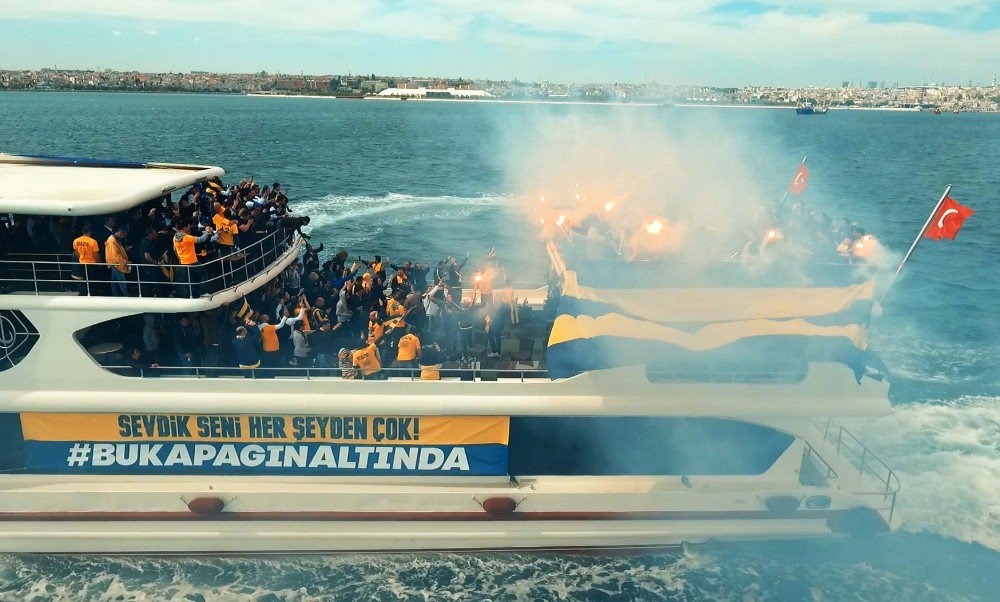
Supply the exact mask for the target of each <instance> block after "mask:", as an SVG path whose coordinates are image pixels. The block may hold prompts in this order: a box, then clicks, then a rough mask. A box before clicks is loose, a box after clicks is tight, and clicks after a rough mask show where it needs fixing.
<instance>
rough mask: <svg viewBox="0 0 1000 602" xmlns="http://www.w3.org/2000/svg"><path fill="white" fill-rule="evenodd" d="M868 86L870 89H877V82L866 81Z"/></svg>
mask: <svg viewBox="0 0 1000 602" xmlns="http://www.w3.org/2000/svg"><path fill="white" fill-rule="evenodd" d="M868 88H869V89H870V90H877V89H878V82H868Z"/></svg>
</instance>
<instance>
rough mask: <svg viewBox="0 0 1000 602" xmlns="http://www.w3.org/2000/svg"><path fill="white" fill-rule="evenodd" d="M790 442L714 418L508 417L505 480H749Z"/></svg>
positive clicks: (781, 435)
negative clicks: (508, 477) (609, 477)
mask: <svg viewBox="0 0 1000 602" xmlns="http://www.w3.org/2000/svg"><path fill="white" fill-rule="evenodd" d="M792 441H793V437H792V436H791V435H788V434H787V433H783V432H780V431H776V430H773V429H770V428H767V427H764V426H760V425H756V424H750V423H747V422H739V421H735V420H724V419H720V418H674V417H648V416H644V417H537V418H536V417H515V418H511V423H510V469H511V474H513V475H518V476H520V475H754V474H761V473H763V472H765V471H766V470H767V469H768V468H770V467H771V466H772V465H773V464H774V462H775V461H776V460H777V459H778V457H779V456H780V455H781V454H782V452H784V451H785V450H786V449H787V448H788V446H789V445H791V443H792Z"/></svg>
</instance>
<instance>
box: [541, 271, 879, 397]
mask: <svg viewBox="0 0 1000 602" xmlns="http://www.w3.org/2000/svg"><path fill="white" fill-rule="evenodd" d="M664 272H665V273H661V274H657V277H655V278H641V277H634V278H632V279H629V278H628V277H627V274H628V272H627V271H625V272H623V271H622V269H619V270H617V271H610V272H609V271H606V270H597V271H595V273H594V274H590V273H589V272H588V276H586V277H585V276H582V275H581V274H580V273H579V272H577V271H574V270H567V271H566V272H565V273H564V275H563V286H562V291H561V296H560V299H559V308H558V315H557V316H556V318H555V321H554V323H553V326H552V330H551V333H550V335H549V341H548V350H547V352H546V358H547V360H548V365H549V372H550V374H552V375H553V376H554V377H563V376H570V375H573V374H579V373H580V372H585V371H588V370H595V369H601V368H612V367H618V366H624V365H629V364H637V363H644V364H646V365H647V366H649V367H651V368H652V370H653V371H662V372H708V371H736V372H755V371H759V372H776V371H780V372H795V373H802V374H804V370H805V365H806V364H807V363H808V362H809V361H834V362H842V363H845V364H847V365H849V366H851V367H852V368H854V370H855V373H856V374H857V375H859V376H858V377H859V378H860V374H861V373H863V372H864V366H865V364H866V363H871V364H876V365H878V364H880V362H876V361H875V359H873V355H872V354H871V353H870V352H869V350H868V345H867V334H868V324H869V320H870V316H871V310H872V305H873V303H874V298H875V281H874V280H872V279H866V280H860V281H850V280H846V281H841V282H837V281H835V280H834V279H832V278H828V279H827V280H828V281H827V282H823V283H821V284H819V285H813V286H802V285H801V284H799V285H796V286H781V282H780V281H777V280H775V281H773V282H771V285H770V286H761V285H760V282H761V280H762V279H760V278H758V279H756V280H755V281H753V283H751V282H750V281H746V282H744V281H737V280H735V279H734V278H720V279H719V280H718V281H717V282H714V283H713V282H711V281H710V279H709V278H707V277H698V275H692V274H690V273H686V274H681V275H680V276H678V277H673V275H671V274H670V273H669V270H664ZM588 278H589V279H588ZM740 278H745V276H743V275H740Z"/></svg>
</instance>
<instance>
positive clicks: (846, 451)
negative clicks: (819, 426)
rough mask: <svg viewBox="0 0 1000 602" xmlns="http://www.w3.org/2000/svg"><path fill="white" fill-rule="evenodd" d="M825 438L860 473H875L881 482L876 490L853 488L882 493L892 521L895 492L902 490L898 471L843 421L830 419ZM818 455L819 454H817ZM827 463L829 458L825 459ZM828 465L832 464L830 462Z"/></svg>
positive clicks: (889, 519) (857, 493)
mask: <svg viewBox="0 0 1000 602" xmlns="http://www.w3.org/2000/svg"><path fill="white" fill-rule="evenodd" d="M823 440H824V441H825V442H826V443H829V444H830V445H832V446H834V447H836V450H837V453H838V454H840V455H842V456H843V457H845V458H847V460H848V461H849V462H850V463H851V464H852V465H853V466H854V467H855V468H856V469H857V470H858V476H864V475H865V474H867V475H869V476H871V477H873V478H874V479H875V480H876V482H878V483H880V484H881V487H880V488H879V489H878V490H877V491H861V492H856V491H852V492H851V493H853V494H854V495H863V496H869V497H874V496H879V497H881V498H882V501H883V502H884V503H886V504H888V508H887V509H886V510H887V511H888V519H887V522H889V523H890V524H891V523H892V517H893V514H894V513H895V510H896V496H897V494H898V493H899V488H900V482H899V477H898V476H897V475H896V472H895V471H894V470H893V469H892V468H890V467H889V465H888V464H886V463H885V462H883V461H882V459H881V458H879V457H878V456H876V455H875V453H874V452H873V451H872V450H871V449H869V448H868V447H867V446H865V444H864V443H862V442H861V440H859V439H858V438H857V437H855V436H854V435H853V434H852V433H851V432H850V431H848V430H847V429H846V428H844V427H843V426H841V425H838V424H836V423H834V422H833V420H832V419H829V418H828V419H827V420H826V422H825V425H824V428H823ZM816 456H817V457H818V454H816ZM823 464H826V462H823ZM827 466H829V465H827Z"/></svg>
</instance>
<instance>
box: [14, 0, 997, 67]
mask: <svg viewBox="0 0 1000 602" xmlns="http://www.w3.org/2000/svg"><path fill="white" fill-rule="evenodd" d="M41 67H59V68H61V69H75V68H80V69H83V68H88V69H95V68H99V69H115V70H138V71H158V72H162V71H175V72H176V71H192V70H203V71H216V72H254V71H261V70H264V71H268V72H269V73H277V72H281V73H305V74H315V75H319V74H345V73H359V72H360V73H376V74H380V75H423V76H441V77H465V78H473V79H515V78H517V79H520V80H522V81H553V82H564V83H570V82H603V83H612V82H630V83H640V82H645V81H657V82H660V83H666V84H696V85H710V86H732V87H740V86H744V85H786V86H807V85H819V86H835V85H840V83H841V82H842V81H845V80H853V81H855V82H858V81H863V82H867V81H884V82H886V83H888V84H889V85H892V84H894V83H899V84H901V85H902V84H916V83H930V82H935V83H942V82H944V83H968V82H969V81H970V80H971V81H972V82H973V83H977V82H981V83H989V82H991V81H992V79H993V77H994V74H995V73H997V72H1000V1H997V2H993V1H984V0H823V1H821V0H764V1H760V2H758V1H754V0H618V1H614V2H612V1H602V0H422V1H420V2H410V1H406V0H298V1H295V2H290V1H286V0H125V1H121V0H27V1H26V0H0V69H37V68H41Z"/></svg>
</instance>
